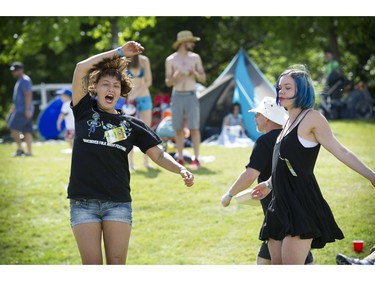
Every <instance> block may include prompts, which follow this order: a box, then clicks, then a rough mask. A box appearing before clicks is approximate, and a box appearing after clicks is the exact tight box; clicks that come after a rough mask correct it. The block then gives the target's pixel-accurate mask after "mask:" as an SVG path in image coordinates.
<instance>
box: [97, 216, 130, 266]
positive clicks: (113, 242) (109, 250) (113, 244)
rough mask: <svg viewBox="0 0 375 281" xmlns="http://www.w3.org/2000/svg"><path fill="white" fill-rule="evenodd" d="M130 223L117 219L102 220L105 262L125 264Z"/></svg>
mask: <svg viewBox="0 0 375 281" xmlns="http://www.w3.org/2000/svg"><path fill="white" fill-rule="evenodd" d="M130 232H131V225H130V224H128V223H124V222H118V221H104V222H103V238H104V247H105V255H106V259H107V264H125V263H126V256H127V254H128V247H129V239H130Z"/></svg>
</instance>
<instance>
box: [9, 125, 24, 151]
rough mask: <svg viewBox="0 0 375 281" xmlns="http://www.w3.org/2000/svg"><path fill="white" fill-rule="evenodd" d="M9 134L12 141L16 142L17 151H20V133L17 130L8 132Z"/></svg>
mask: <svg viewBox="0 0 375 281" xmlns="http://www.w3.org/2000/svg"><path fill="white" fill-rule="evenodd" d="M10 134H11V136H12V138H13V140H14V141H15V142H16V144H17V149H18V150H22V143H21V138H20V134H21V132H20V131H17V130H13V129H12V130H10Z"/></svg>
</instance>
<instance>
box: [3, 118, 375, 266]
mask: <svg viewBox="0 0 375 281" xmlns="http://www.w3.org/2000/svg"><path fill="white" fill-rule="evenodd" d="M331 126H332V129H333V131H334V133H335V135H336V137H337V138H338V139H339V141H340V142H342V143H343V144H344V145H345V146H347V147H348V148H349V149H350V150H352V151H353V152H355V153H356V154H357V155H358V156H359V157H360V158H361V159H362V160H363V161H364V162H365V163H366V164H367V165H368V166H370V167H372V169H375V152H374V143H375V142H374V137H375V119H371V120H369V121H332V122H331ZM15 148H16V146H15V144H0V167H1V169H0V202H1V206H2V208H1V210H0V221H1V223H0V233H1V235H0V263H1V264H3V265H13V264H37V265H44V264H48V265H51V264H58V265H61V264H80V257H79V253H78V249H77V247H76V244H75V240H74V237H73V235H72V232H71V229H70V225H69V204H68V203H69V202H68V200H67V199H66V187H67V184H68V179H69V170H70V159H71V154H66V153H63V151H64V150H66V149H67V148H68V145H67V144H66V143H64V142H61V141H59V142H45V143H35V144H34V154H35V156H34V157H22V158H13V157H11V154H12V153H13V152H14V151H15ZM187 150H188V151H189V152H191V151H192V150H191V148H189V149H187ZM250 153H251V148H223V147H217V146H215V147H213V146H204V145H202V146H201V156H202V159H203V160H205V159H207V160H213V159H214V161H207V162H203V163H202V164H203V167H202V168H200V169H199V170H197V171H195V172H194V174H195V178H196V180H195V182H196V183H195V185H194V186H193V187H191V188H187V187H185V186H184V185H183V182H182V180H181V178H180V176H179V175H176V174H171V173H169V172H167V171H164V170H162V169H161V168H156V169H155V170H152V171H148V170H146V169H144V168H143V166H142V155H141V153H140V152H136V153H135V163H136V165H137V166H138V170H137V171H136V172H135V173H133V174H132V179H131V185H132V196H133V210H134V213H133V230H132V235H131V239H130V246H129V253H128V264H130V265H173V264H189V265H236V264H240V265H253V264H255V259H256V254H257V251H258V248H259V246H260V241H259V240H258V234H259V229H260V226H261V223H262V220H263V214H262V210H261V207H260V206H259V207H254V206H247V205H238V204H236V202H235V201H233V202H232V204H231V205H230V206H229V207H227V208H224V207H222V206H221V203H220V198H221V196H222V195H223V194H224V193H225V191H226V190H227V189H228V188H229V186H230V185H231V184H232V183H233V181H235V179H236V178H237V176H238V175H239V174H240V173H241V172H242V170H243V169H244V166H245V165H246V164H247V162H248V158H249V155H250ZM154 166H155V164H154ZM315 174H316V177H317V179H318V182H319V184H320V186H321V189H322V193H323V195H324V197H325V199H326V200H327V202H328V204H329V205H330V207H331V209H332V211H333V213H334V216H335V218H336V221H337V223H338V225H339V226H340V228H341V229H342V231H343V232H344V235H345V239H343V240H340V241H336V242H335V243H329V244H327V245H326V247H325V248H323V249H315V250H313V251H312V252H313V255H314V259H315V263H316V264H321V265H326V264H327V265H333V264H335V256H336V254H337V253H339V252H341V253H344V254H346V255H349V256H354V257H363V256H365V255H366V254H367V253H368V252H369V249H370V248H371V247H372V246H373V245H375V236H374V232H373V231H374V227H375V204H374V197H375V189H374V187H372V186H371V185H370V183H369V182H368V181H367V180H366V179H364V178H363V177H361V176H359V175H358V174H356V173H355V172H354V171H352V170H351V169H349V168H348V167H346V166H345V165H343V164H342V163H341V162H339V161H338V160H337V159H336V158H335V157H334V156H332V155H331V154H329V153H328V152H327V151H326V150H325V149H324V148H322V149H321V153H320V155H319V159H318V161H317V165H316V169H315ZM353 239H363V240H364V241H365V246H364V252H363V253H361V254H356V253H354V252H353V250H352V240H353Z"/></svg>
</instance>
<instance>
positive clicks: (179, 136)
mask: <svg viewBox="0 0 375 281" xmlns="http://www.w3.org/2000/svg"><path fill="white" fill-rule="evenodd" d="M184 138H185V135H184V130H182V129H181V130H176V148H177V155H178V159H180V160H184V155H183V148H184Z"/></svg>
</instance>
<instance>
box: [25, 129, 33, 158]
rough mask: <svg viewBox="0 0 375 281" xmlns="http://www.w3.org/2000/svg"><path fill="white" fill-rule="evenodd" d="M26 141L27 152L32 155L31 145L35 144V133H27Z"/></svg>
mask: <svg viewBox="0 0 375 281" xmlns="http://www.w3.org/2000/svg"><path fill="white" fill-rule="evenodd" d="M25 141H26V145H27V154H29V155H32V149H31V146H32V144H33V134H31V133H25Z"/></svg>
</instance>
